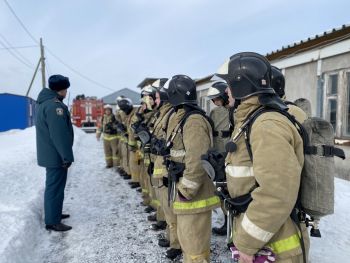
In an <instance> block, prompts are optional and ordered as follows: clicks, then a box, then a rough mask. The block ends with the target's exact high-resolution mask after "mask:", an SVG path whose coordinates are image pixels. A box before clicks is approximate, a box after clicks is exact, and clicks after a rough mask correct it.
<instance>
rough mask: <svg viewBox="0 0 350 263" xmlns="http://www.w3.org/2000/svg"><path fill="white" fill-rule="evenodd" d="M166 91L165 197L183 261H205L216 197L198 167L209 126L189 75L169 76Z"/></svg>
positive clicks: (210, 138)
mask: <svg viewBox="0 0 350 263" xmlns="http://www.w3.org/2000/svg"><path fill="white" fill-rule="evenodd" d="M167 93H168V95H169V102H170V104H172V106H173V107H174V110H175V112H176V113H175V114H173V115H172V116H171V118H170V120H169V126H168V128H167V134H166V139H167V146H168V147H167V149H168V150H169V157H168V158H167V162H166V163H167V171H168V181H167V187H168V190H169V194H168V199H169V202H172V205H173V210H174V213H175V214H176V217H177V235H178V239H179V242H180V245H181V249H182V252H183V256H184V262H186V263H187V262H209V260H210V238H211V213H212V209H214V208H217V207H219V206H220V199H219V198H218V197H217V196H215V195H214V185H213V184H212V182H211V181H210V179H209V177H208V175H207V174H206V172H205V170H204V169H203V167H202V166H201V155H203V154H205V153H206V152H207V151H208V149H209V148H210V147H212V144H213V136H212V133H213V132H212V127H211V125H210V123H209V121H208V119H207V117H206V115H205V113H204V112H203V110H202V109H200V108H199V107H198V106H197V93H196V84H195V82H194V81H193V80H192V79H191V78H190V77H188V76H185V75H176V76H173V77H172V79H171V80H170V82H169V85H168V87H167Z"/></svg>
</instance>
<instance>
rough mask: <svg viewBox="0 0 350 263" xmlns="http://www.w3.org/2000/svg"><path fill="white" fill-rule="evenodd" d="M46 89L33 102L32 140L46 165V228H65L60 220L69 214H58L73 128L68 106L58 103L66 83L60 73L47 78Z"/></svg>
mask: <svg viewBox="0 0 350 263" xmlns="http://www.w3.org/2000/svg"><path fill="white" fill-rule="evenodd" d="M48 82H49V89H47V88H44V89H42V91H41V92H40V94H39V96H38V99H37V103H38V108H37V116H36V123H35V128H36V143H37V157H38V165H39V166H42V167H45V168H46V183H45V184H46V186H45V194H44V211H45V224H46V229H47V230H54V231H68V230H70V229H72V227H71V226H68V225H65V224H63V223H61V220H62V219H65V218H68V217H69V214H62V207H63V200H64V189H65V186H66V181H67V173H68V168H69V167H70V165H71V164H72V162H73V161H74V156H73V150H72V146H73V138H74V134H73V127H72V123H71V118H70V114H69V110H68V107H67V106H66V105H65V104H64V103H63V102H62V101H63V99H64V98H65V97H66V94H67V89H68V88H69V86H70V83H69V79H68V78H67V77H64V76H61V75H52V76H51V77H50V78H49V81H48Z"/></svg>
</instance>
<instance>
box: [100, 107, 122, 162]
mask: <svg viewBox="0 0 350 263" xmlns="http://www.w3.org/2000/svg"><path fill="white" fill-rule="evenodd" d="M103 108H104V115H103V117H102V120H101V127H100V128H99V129H97V131H96V138H97V140H100V138H101V134H102V133H103V148H104V152H105V159H106V168H112V167H117V165H118V155H117V151H118V150H117V128H116V125H117V120H116V118H115V116H114V114H113V108H112V106H111V105H109V104H106V105H104V106H103Z"/></svg>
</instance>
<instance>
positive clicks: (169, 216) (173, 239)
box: [159, 187, 181, 249]
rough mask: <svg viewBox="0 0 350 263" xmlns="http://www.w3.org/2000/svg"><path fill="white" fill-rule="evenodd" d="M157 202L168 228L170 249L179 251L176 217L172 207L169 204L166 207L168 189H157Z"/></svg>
mask: <svg viewBox="0 0 350 263" xmlns="http://www.w3.org/2000/svg"><path fill="white" fill-rule="evenodd" d="M159 201H160V205H161V206H162V208H163V211H164V216H165V221H166V223H167V225H168V228H169V236H168V239H169V241H170V247H171V248H176V249H180V248H181V247H180V243H179V239H178V237H177V217H176V215H175V214H174V212H173V205H172V203H170V206H169V205H168V188H167V187H161V188H159Z"/></svg>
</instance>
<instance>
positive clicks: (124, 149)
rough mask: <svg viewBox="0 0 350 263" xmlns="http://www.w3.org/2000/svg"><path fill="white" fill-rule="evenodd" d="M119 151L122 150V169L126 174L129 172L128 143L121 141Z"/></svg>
mask: <svg viewBox="0 0 350 263" xmlns="http://www.w3.org/2000/svg"><path fill="white" fill-rule="evenodd" d="M121 151H122V153H121V154H122V155H123V163H122V167H123V169H124V171H125V172H126V173H127V174H130V169H129V150H128V144H127V143H125V142H122V145H121Z"/></svg>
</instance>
